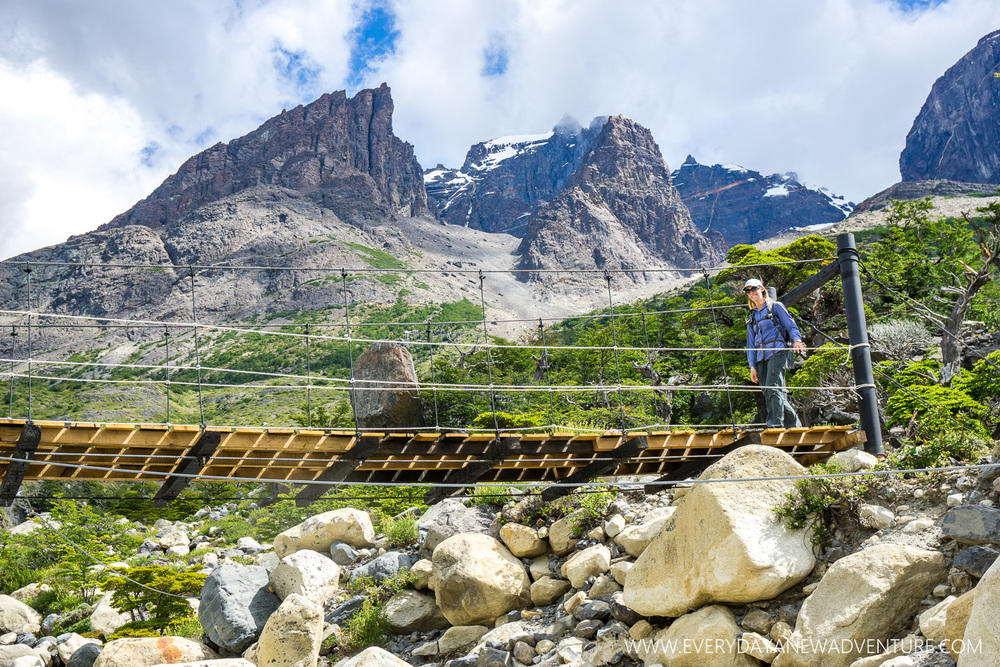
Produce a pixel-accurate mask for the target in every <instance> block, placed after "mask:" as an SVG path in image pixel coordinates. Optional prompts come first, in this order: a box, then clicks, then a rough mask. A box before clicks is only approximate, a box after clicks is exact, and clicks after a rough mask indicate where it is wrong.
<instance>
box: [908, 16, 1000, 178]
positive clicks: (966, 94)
mask: <svg viewBox="0 0 1000 667" xmlns="http://www.w3.org/2000/svg"><path fill="white" fill-rule="evenodd" d="M997 72H1000V30H998V31H996V32H992V33H990V34H988V35H986V36H985V37H983V38H982V39H981V40H979V43H978V44H977V45H976V47H975V48H974V49H972V50H971V51H969V52H968V53H967V54H965V56H963V57H962V59H961V60H959V61H958V62H957V63H955V64H954V65H953V66H952V67H950V68H949V69H948V71H947V72H945V73H944V75H943V76H942V77H941V78H940V79H938V80H937V81H935V82H934V85H933V86H932V87H931V92H930V95H929V96H928V97H927V101H926V102H924V106H923V107H922V108H921V109H920V113H919V114H917V118H916V120H914V121H913V127H911V128H910V132H909V134H907V135H906V147H905V148H904V149H903V152H902V153H901V154H900V156H899V173H900V174H901V175H902V177H903V180H904V181H923V180H928V179H949V180H953V181H964V182H968V183H1000V86H998V85H997V82H996V79H995V78H994V74H995V73H997Z"/></svg>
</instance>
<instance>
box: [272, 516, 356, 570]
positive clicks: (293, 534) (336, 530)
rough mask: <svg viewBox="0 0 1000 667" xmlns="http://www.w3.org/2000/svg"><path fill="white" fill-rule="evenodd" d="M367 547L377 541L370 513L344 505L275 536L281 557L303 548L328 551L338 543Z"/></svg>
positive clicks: (275, 542)
mask: <svg viewBox="0 0 1000 667" xmlns="http://www.w3.org/2000/svg"><path fill="white" fill-rule="evenodd" d="M338 540H339V541H341V542H347V543H348V544H350V545H351V546H353V547H358V548H360V547H367V546H370V545H371V544H373V543H374V542H375V528H374V527H373V526H372V520H371V517H370V516H368V513H367V512H362V511H361V510H356V509H352V508H349V507H345V508H342V509H337V510H331V511H329V512H324V513H322V514H316V515H314V516H311V517H309V518H308V519H306V520H305V521H303V522H302V523H300V524H299V525H297V526H294V527H292V528H289V529H288V530H286V531H285V532H283V533H281V534H280V535H278V536H277V537H275V538H274V552H275V553H276V554H277V555H278V558H284V557H285V556H287V555H288V554H290V553H292V552H295V551H298V550H300V549H312V550H313V551H329V549H330V546H331V545H332V544H333V543H334V542H336V541H338Z"/></svg>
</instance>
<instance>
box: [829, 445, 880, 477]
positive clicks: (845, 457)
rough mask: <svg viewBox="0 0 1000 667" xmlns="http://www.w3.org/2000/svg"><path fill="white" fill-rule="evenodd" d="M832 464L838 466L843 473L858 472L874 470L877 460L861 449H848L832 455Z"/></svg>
mask: <svg viewBox="0 0 1000 667" xmlns="http://www.w3.org/2000/svg"><path fill="white" fill-rule="evenodd" d="M833 462H834V463H836V464H837V465H839V466H840V468H841V469H842V470H843V471H844V472H858V471H860V470H871V469H872V468H874V467H875V466H876V465H878V458H877V457H876V456H875V455H874V454H869V453H868V452H866V451H864V450H863V449H848V450H846V451H843V452H837V453H836V454H834V455H833Z"/></svg>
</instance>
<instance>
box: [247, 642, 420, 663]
mask: <svg viewBox="0 0 1000 667" xmlns="http://www.w3.org/2000/svg"><path fill="white" fill-rule="evenodd" d="M259 667H263V666H262V665H261V666H259ZM337 667H410V663H408V662H406V661H404V660H400V659H399V658H397V657H396V656H394V655H393V654H392V653H389V652H388V651H386V650H385V649H383V648H379V647H377V646H372V647H370V648H366V649H365V650H364V651H362V652H361V653H358V654H357V655H356V656H354V657H353V658H351V659H349V660H342V661H339V662H337Z"/></svg>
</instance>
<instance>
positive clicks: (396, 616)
mask: <svg viewBox="0 0 1000 667" xmlns="http://www.w3.org/2000/svg"><path fill="white" fill-rule="evenodd" d="M385 617H386V620H388V621H389V626H390V627H391V628H392V631H393V632H395V633H396V634H397V635H403V634H409V633H411V632H427V631H429V630H443V629H445V628H447V627H448V626H449V623H448V619H446V618H445V617H444V615H443V614H442V613H441V610H440V609H439V608H438V606H437V603H436V602H435V601H434V596H432V595H428V594H426V593H419V592H417V591H414V590H402V591H399V592H398V593H396V594H395V595H393V596H392V597H391V598H389V601H388V602H386V603H385Z"/></svg>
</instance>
